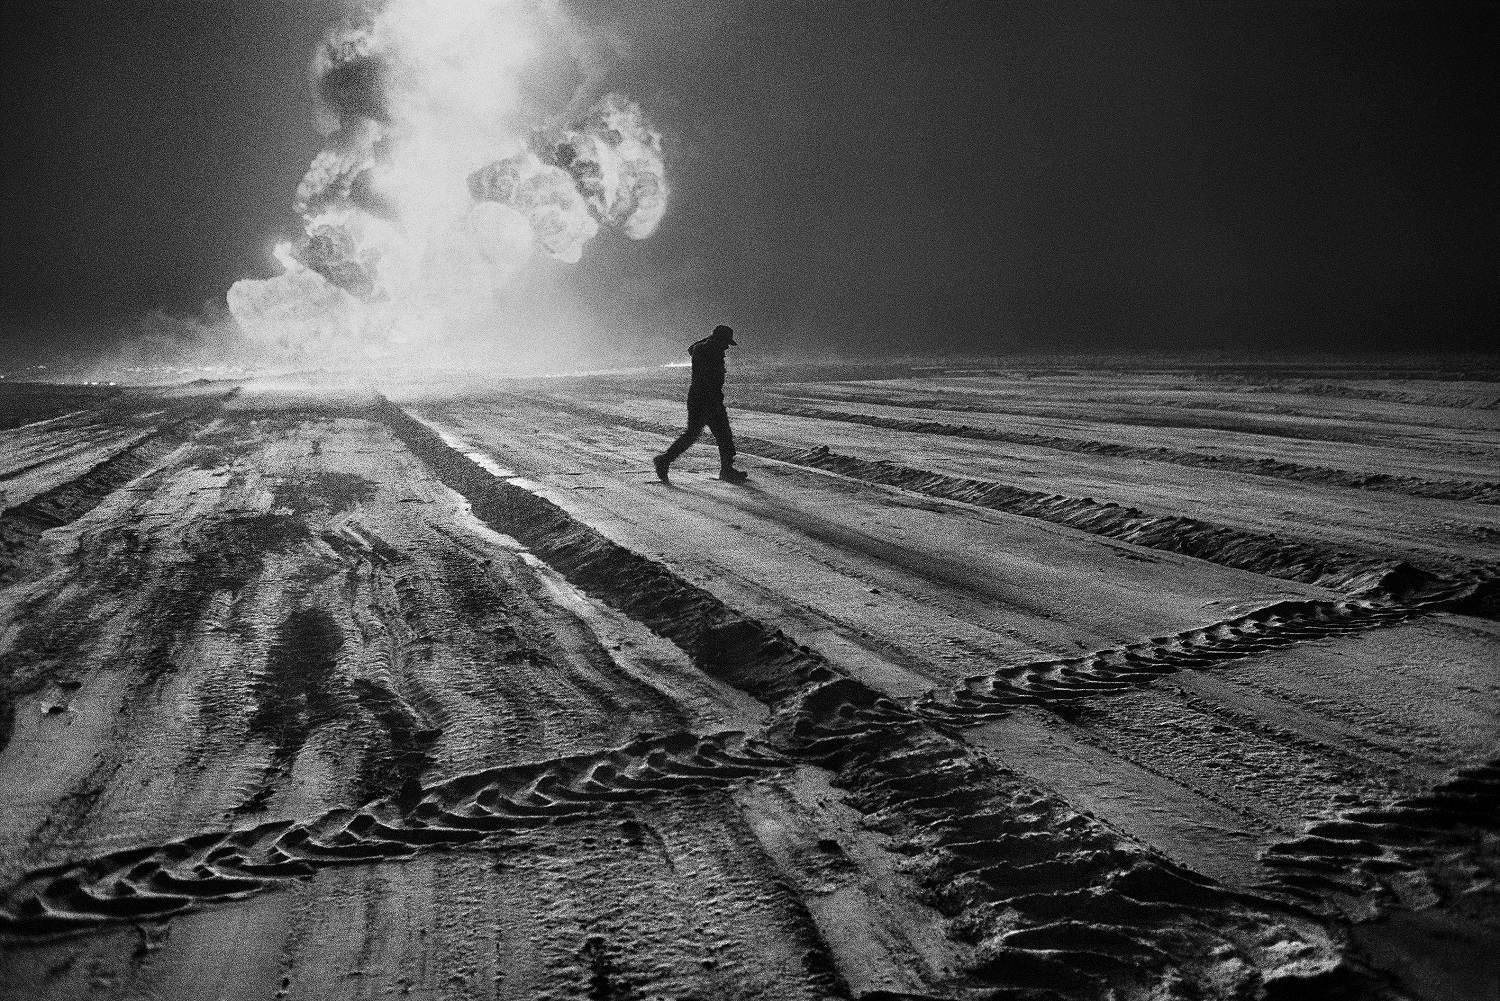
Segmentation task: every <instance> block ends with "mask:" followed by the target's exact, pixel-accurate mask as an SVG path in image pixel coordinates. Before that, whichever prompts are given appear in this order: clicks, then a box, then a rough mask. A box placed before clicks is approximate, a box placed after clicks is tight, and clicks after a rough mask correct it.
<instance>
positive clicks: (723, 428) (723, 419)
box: [708, 404, 745, 480]
mask: <svg viewBox="0 0 1500 1001" xmlns="http://www.w3.org/2000/svg"><path fill="white" fill-rule="evenodd" d="M708 429H709V430H710V431H712V432H713V433H714V440H715V441H717V442H718V443H719V478H720V479H724V480H742V479H744V478H745V474H744V473H742V472H740V471H739V470H738V469H735V468H734V455H735V451H734V432H733V431H731V430H730V429H729V411H728V410H726V409H724V406H723V405H722V404H720V406H719V408H718V409H717V410H715V411H714V412H713V413H712V414H710V415H709V418H708ZM726 474H727V475H726Z"/></svg>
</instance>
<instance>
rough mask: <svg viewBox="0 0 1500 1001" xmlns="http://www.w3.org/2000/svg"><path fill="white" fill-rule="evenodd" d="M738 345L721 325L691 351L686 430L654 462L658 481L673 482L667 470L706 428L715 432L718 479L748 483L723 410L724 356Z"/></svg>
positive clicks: (727, 415)
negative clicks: (736, 463) (736, 462)
mask: <svg viewBox="0 0 1500 1001" xmlns="http://www.w3.org/2000/svg"><path fill="white" fill-rule="evenodd" d="M738 343H739V342H738V341H736V340H735V339H734V331H733V330H732V329H730V328H729V327H726V326H724V325H723V324H722V323H721V324H720V325H719V326H717V327H715V328H714V332H713V333H711V334H709V335H708V336H707V337H705V338H703V340H701V341H695V342H694V343H693V345H692V347H690V348H688V355H689V356H691V357H692V359H693V384H692V386H691V387H690V388H689V389H688V404H687V406H688V420H687V430H686V431H684V432H682V434H681V435H679V436H678V437H677V440H676V441H674V442H672V445H671V447H670V448H668V449H667V450H666V451H665V452H663V453H662V454H661V455H658V456H655V457H654V458H653V459H652V460H651V461H652V462H653V463H655V465H656V476H657V478H658V479H660V480H661V481H662V482H663V483H667V482H670V481H669V480H668V479H667V467H668V466H670V465H672V460H673V459H675V458H677V457H678V456H679V455H681V454H682V453H683V452H686V451H687V450H688V449H689V448H690V447H691V446H692V444H693V442H695V441H697V440H698V436H699V435H701V434H702V433H703V429H704V428H708V429H709V430H710V431H712V432H713V433H714V440H715V441H717V442H718V443H719V479H721V480H728V481H729V482H730V483H739V482H741V481H742V480H744V479H745V473H744V472H742V471H741V470H738V469H735V468H734V432H733V431H731V430H729V411H727V410H725V409H724V352H725V351H726V350H728V349H729V347H730V346H731V345H737V344H738Z"/></svg>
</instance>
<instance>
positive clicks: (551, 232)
mask: <svg viewBox="0 0 1500 1001" xmlns="http://www.w3.org/2000/svg"><path fill="white" fill-rule="evenodd" d="M577 41H578V40H577V37H576V30H575V29H574V27H573V26H572V25H571V24H570V23H569V22H568V20H567V19H566V17H565V16H564V15H563V14H562V13H561V12H560V11H559V10H558V9H557V8H556V7H555V5H553V4H552V3H549V2H547V0H386V2H385V3H383V4H381V5H378V6H377V7H376V8H375V9H374V10H373V12H372V13H370V14H369V16H368V17H367V18H366V19H365V20H364V21H363V22H360V23H356V24H350V25H345V26H343V27H340V28H338V29H335V30H333V31H331V32H330V33H329V34H328V36H327V37H326V38H325V40H324V42H323V44H322V45H321V46H319V48H318V50H317V52H316V53H315V54H314V56H313V60H312V66H311V86H312V90H313V93H314V96H315V97H316V98H317V100H318V102H319V112H318V121H317V125H318V127H319V129H320V131H321V132H322V133H323V134H324V135H325V136H326V137H327V143H328V145H327V148H326V149H324V150H323V152H321V153H320V154H318V156H317V157H316V158H315V159H314V160H313V162H312V164H311V166H310V167H309V168H308V170H307V173H306V174H305V176H304V177H303V179H302V182H301V184H299V185H298V187H297V190H296V194H295V200H294V204H295V207H296V211H297V212H298V213H299V214H301V216H302V222H303V231H302V234H301V236H300V237H298V238H296V239H294V240H290V241H286V242H284V243H282V244H280V245H279V246H278V248H277V252H276V257H277V259H278V260H279V261H280V262H281V263H282V265H283V268H284V272H283V273H282V274H280V275H277V276H276V277H274V278H269V279H264V280H260V279H247V280H244V281H240V282H236V283H235V285H234V286H233V287H232V288H231V289H230V290H229V295H228V300H229V308H230V312H231V314H232V315H233V317H234V319H235V320H236V322H237V323H238V324H239V326H240V327H241V328H242V329H243V330H244V331H245V332H246V333H247V334H249V335H251V336H252V337H255V338H257V339H263V340H269V341H271V342H273V343H275V344H277V345H280V346H284V347H286V348H289V349H292V350H298V351H307V352H327V351H330V350H332V351H334V352H347V351H349V350H356V351H362V352H372V351H373V352H379V351H382V350H385V349H386V348H388V347H389V346H390V345H392V344H398V343H402V342H412V341H416V340H419V339H421V340H426V339H432V338H441V337H443V336H445V335H446V334H447V333H448V332H450V331H452V330H454V329H456V328H457V327H458V326H460V325H461V324H460V321H461V320H462V318H464V317H468V316H471V315H473V314H474V312H475V310H476V309H477V308H478V307H479V305H480V304H482V303H483V302H485V301H501V300H504V299H506V298H507V297H508V296H514V295H517V294H519V293H518V291H517V284H518V278H519V276H520V275H521V274H522V272H523V271H525V270H526V269H527V268H528V267H529V266H533V262H534V261H536V260H537V259H539V258H541V259H550V260H555V261H560V262H564V263H568V264H572V263H577V262H578V261H579V260H580V259H581V258H582V256H583V253H584V248H585V246H586V245H587V244H588V243H589V241H590V240H592V239H593V238H594V237H595V236H596V235H597V234H598V233H599V231H600V229H601V228H610V229H614V230H616V231H618V232H620V233H621V234H622V235H624V236H625V237H627V238H629V239H632V240H641V239H645V238H647V237H649V236H650V235H651V234H652V233H653V232H655V230H656V228H657V226H658V225H659V224H660V222H661V219H662V216H663V214H664V213H665V211H666V206H667V197H668V187H667V182H666V171H665V166H664V163H663V158H662V148H661V135H660V133H658V132H657V131H656V130H655V129H654V128H652V127H651V125H650V124H649V122H648V121H647V118H646V116H645V113H644V111H643V110H642V109H641V107H640V106H639V105H637V104H636V103H635V102H633V101H631V100H630V99H629V98H627V97H625V96H623V95H620V94H615V93H609V94H605V95H604V96H603V97H601V98H599V99H598V100H596V101H594V102H593V103H592V104H591V105H589V106H588V108H587V110H586V111H585V112H583V113H582V114H581V115H574V116H573V117H572V118H568V117H567V115H566V112H564V111H562V110H561V109H560V108H558V107H546V106H545V105H543V104H541V103H539V102H538V101H537V100H536V99H535V96H534V94H533V93H532V91H531V90H529V89H528V87H527V81H528V80H530V79H532V78H533V77H535V76H536V75H538V74H540V75H543V76H545V75H547V74H551V75H552V77H553V78H557V77H559V76H566V75H567V74H569V73H571V74H572V75H573V76H574V77H578V76H580V75H582V76H584V77H588V78H592V77H593V76H595V75H596V72H595V71H596V69H597V68H596V67H592V66H588V67H584V66H580V65H578V64H577V62H576V59H577V57H576V56H574V55H571V53H579V52H585V51H588V47H587V46H584V45H579V44H576V43H577ZM562 53H568V54H569V55H560V54H562ZM558 103H559V104H562V103H563V102H558ZM572 103H573V102H567V104H568V105H571V104H572ZM565 106H566V105H565Z"/></svg>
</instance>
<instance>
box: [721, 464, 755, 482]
mask: <svg viewBox="0 0 1500 1001" xmlns="http://www.w3.org/2000/svg"><path fill="white" fill-rule="evenodd" d="M749 478H750V474H749V473H747V472H745V471H744V470H743V469H735V468H734V467H733V466H720V467H719V479H721V480H723V481H724V482H725V483H744V482H745V481H746V480H748V479H749Z"/></svg>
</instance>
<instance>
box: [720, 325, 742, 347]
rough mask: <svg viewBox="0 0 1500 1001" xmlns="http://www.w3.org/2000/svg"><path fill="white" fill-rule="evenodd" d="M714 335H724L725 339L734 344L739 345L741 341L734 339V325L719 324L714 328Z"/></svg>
mask: <svg viewBox="0 0 1500 1001" xmlns="http://www.w3.org/2000/svg"><path fill="white" fill-rule="evenodd" d="M714 336H715V337H722V338H723V339H724V340H726V341H728V342H729V343H730V344H733V345H735V346H738V345H739V343H740V342H739V341H737V340H735V339H734V328H733V327H726V326H725V325H724V324H722V323H721V324H719V325H718V326H717V327H715V328H714Z"/></svg>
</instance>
